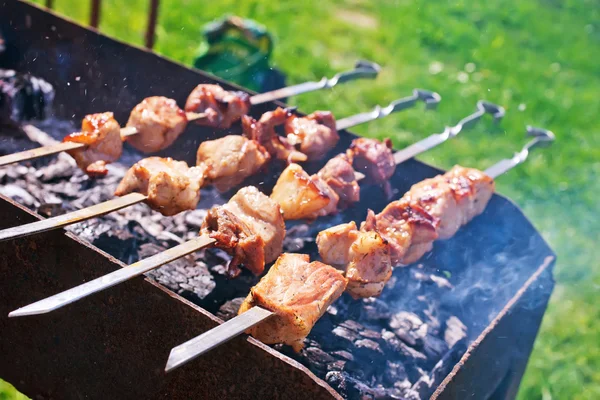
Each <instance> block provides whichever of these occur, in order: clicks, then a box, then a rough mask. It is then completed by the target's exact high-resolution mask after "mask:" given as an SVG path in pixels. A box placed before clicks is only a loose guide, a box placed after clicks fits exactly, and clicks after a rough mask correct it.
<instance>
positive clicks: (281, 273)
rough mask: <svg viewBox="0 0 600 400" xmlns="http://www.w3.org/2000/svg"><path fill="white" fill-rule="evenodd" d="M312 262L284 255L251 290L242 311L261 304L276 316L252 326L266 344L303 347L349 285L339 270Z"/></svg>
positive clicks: (256, 335) (296, 256) (251, 330)
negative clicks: (318, 323)
mask: <svg viewBox="0 0 600 400" xmlns="http://www.w3.org/2000/svg"><path fill="white" fill-rule="evenodd" d="M309 261H310V259H309V256H308V255H306V254H288V253H285V254H282V255H281V256H280V257H279V258H278V259H277V262H276V263H275V264H274V265H273V267H271V269H270V270H269V272H268V273H267V274H266V275H265V276H264V277H263V278H262V279H261V280H260V282H258V284H257V285H256V286H254V287H253V288H252V289H251V290H250V294H249V295H248V297H246V299H245V300H244V302H243V303H242V305H241V307H240V310H239V314H242V313H244V312H245V311H247V310H249V309H250V308H252V307H254V306H260V307H263V308H265V309H267V310H270V311H272V312H273V313H275V315H273V316H271V317H270V318H269V319H267V320H265V321H263V322H262V323H260V324H258V325H257V326H255V327H253V328H250V329H249V330H248V331H247V332H248V333H249V334H251V335H252V336H254V337H255V338H256V339H258V340H260V341H262V342H263V343H267V344H273V343H285V344H288V345H290V346H292V347H293V348H294V350H295V351H300V350H301V349H302V347H303V340H304V338H305V337H306V336H308V334H309V333H310V331H311V329H312V327H313V326H314V325H315V323H316V322H317V321H318V319H319V318H321V316H322V315H323V314H324V313H325V311H326V310H327V307H329V305H330V304H331V303H333V302H334V301H335V300H337V298H338V297H340V296H341V294H342V293H343V291H344V289H345V288H346V279H345V278H344V277H343V275H342V274H341V273H340V272H339V271H338V270H337V269H335V268H333V267H331V266H329V265H326V264H323V263H321V262H318V261H313V262H309Z"/></svg>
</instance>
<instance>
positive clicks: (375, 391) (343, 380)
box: [325, 371, 387, 400]
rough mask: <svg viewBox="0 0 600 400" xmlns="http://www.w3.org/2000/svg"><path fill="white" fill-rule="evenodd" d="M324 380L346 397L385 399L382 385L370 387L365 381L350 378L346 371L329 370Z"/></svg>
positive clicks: (361, 399) (362, 399)
mask: <svg viewBox="0 0 600 400" xmlns="http://www.w3.org/2000/svg"><path fill="white" fill-rule="evenodd" d="M325 380H326V381H327V383H329V384H330V385H331V387H333V388H334V389H335V390H336V391H337V392H338V393H340V394H341V395H342V396H343V397H344V398H346V399H360V400H367V399H385V398H387V393H386V390H385V389H384V388H383V387H377V388H371V387H369V386H367V385H366V384H365V383H363V382H360V381H358V380H357V379H354V378H352V377H351V376H350V375H349V374H347V373H346V372H340V371H330V372H328V373H327V375H325Z"/></svg>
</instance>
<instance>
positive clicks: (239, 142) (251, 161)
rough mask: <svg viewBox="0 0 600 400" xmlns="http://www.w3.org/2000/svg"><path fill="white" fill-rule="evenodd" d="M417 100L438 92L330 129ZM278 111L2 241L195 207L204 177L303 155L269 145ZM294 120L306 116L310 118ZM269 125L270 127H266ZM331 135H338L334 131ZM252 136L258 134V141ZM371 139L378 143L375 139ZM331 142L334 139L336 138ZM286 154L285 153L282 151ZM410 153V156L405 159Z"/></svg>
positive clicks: (234, 176) (141, 168)
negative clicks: (141, 206)
mask: <svg viewBox="0 0 600 400" xmlns="http://www.w3.org/2000/svg"><path fill="white" fill-rule="evenodd" d="M418 100H422V101H424V102H425V103H426V104H427V105H429V106H432V105H435V104H437V103H438V102H439V100H440V97H439V95H438V94H436V93H432V92H428V91H424V90H415V91H414V93H413V95H412V96H409V97H406V98H403V99H400V100H397V101H395V102H393V103H391V104H390V105H388V106H387V107H384V108H381V107H376V108H375V109H374V110H373V111H370V112H365V113H361V114H356V115H354V116H352V117H348V118H344V119H342V120H339V121H337V123H336V124H335V125H336V126H335V127H333V128H334V130H335V128H336V127H337V128H339V129H345V128H348V127H350V126H353V125H357V124H361V123H365V122H368V121H371V120H375V119H379V118H383V117H385V116H387V115H389V114H391V113H393V112H397V111H400V110H403V109H405V108H407V107H411V106H413V105H414V104H415V103H416V102H417V101H418ZM498 110H500V111H497V112H500V114H501V113H503V109H501V108H500V109H498ZM484 113H485V108H484V106H483V105H478V111H477V112H476V113H475V114H473V115H471V116H469V117H468V118H467V119H469V121H471V119H473V118H474V117H476V118H475V119H477V118H480V117H481V115H483V114H484ZM281 114H283V115H284V116H286V115H287V114H286V113H285V112H284V110H282V109H278V110H276V111H272V112H267V113H265V114H264V115H263V117H261V120H263V118H265V120H267V121H263V122H264V124H263V123H261V121H254V120H253V119H252V120H251V119H250V117H247V121H249V122H250V123H245V124H244V127H245V130H246V132H245V135H248V136H250V137H251V139H248V138H246V137H245V136H239V135H229V136H226V137H224V138H220V139H216V140H212V141H207V142H204V143H202V144H201V145H200V147H199V148H198V166H197V167H192V168H188V166H187V164H186V163H185V162H181V161H174V160H171V159H160V158H158V157H150V158H147V159H144V160H142V161H140V162H138V163H136V164H135V165H134V166H133V167H131V168H130V170H129V171H128V172H127V174H126V176H125V177H124V178H123V180H122V181H121V184H120V185H119V187H118V188H117V192H116V194H117V195H119V196H121V195H122V196H123V197H119V198H117V199H113V200H109V201H106V202H103V203H100V204H96V205H93V206H90V207H87V208H84V209H81V210H77V211H74V212H71V213H67V214H63V215H59V216H56V217H53V218H48V219H45V220H41V221H37V222H33V223H30V224H25V225H21V226H17V227H13V228H8V229H5V230H2V231H0V241H2V240H8V239H14V238H18V237H23V236H27V235H31V234H35V233H39V232H44V231H47V230H52V229H58V228H62V227H64V226H67V225H70V224H73V223H77V222H81V221H85V220H87V219H90V218H94V217H98V216H101V215H104V214H108V213H110V212H113V211H117V210H120V209H122V208H125V207H128V206H131V205H133V204H137V203H141V202H146V203H147V204H148V205H149V206H151V207H152V208H154V209H155V210H157V211H159V212H161V213H162V214H164V215H174V214H176V213H177V212H180V211H183V210H185V209H194V208H195V207H196V204H197V203H198V201H199V199H200V197H199V196H200V187H201V186H202V185H203V183H204V180H205V178H206V180H207V182H210V183H212V184H213V185H214V186H215V187H216V188H217V189H218V190H220V191H227V190H228V189H230V188H231V187H234V186H236V185H238V184H240V183H242V182H243V180H244V179H245V178H247V177H249V176H250V175H253V174H255V173H256V172H258V171H259V170H260V169H261V168H262V167H263V166H264V165H265V164H266V163H267V162H268V161H269V159H270V158H271V152H272V153H273V154H274V156H275V157H277V156H278V155H280V154H278V153H283V151H282V150H286V151H287V153H289V154H302V153H300V152H296V151H295V150H294V149H293V148H291V149H287V148H285V146H280V147H279V149H277V148H274V147H275V145H274V144H273V143H275V144H281V143H283V141H281V140H280V139H283V138H282V137H280V136H279V135H277V133H276V132H275V130H274V127H273V126H272V124H271V120H272V117H275V118H279V115H281ZM330 117H331V116H330ZM292 118H293V117H292ZM331 118H332V117H331ZM295 119H308V117H306V118H294V120H295ZM284 122H285V120H284ZM309 122H313V121H309ZM461 122H462V121H461ZM269 125H270V126H269ZM267 127H269V128H270V129H267ZM318 127H322V128H325V129H312V128H315V127H314V126H312V125H311V126H310V128H311V129H308V130H307V131H308V133H310V134H307V135H305V137H309V138H310V137H312V136H316V135H319V134H320V133H321V132H322V131H323V130H325V131H327V132H328V134H331V132H332V130H331V129H330V128H328V127H324V126H321V125H319V126H317V128H318ZM455 128H456V127H452V128H448V129H447V131H449V130H453V132H455V133H457V132H458V131H457V130H456V129H455ZM335 136H337V133H336V132H335ZM448 137H450V136H448ZM252 138H256V140H254V139H252ZM268 142H273V143H268ZM314 142H315V143H316V145H321V144H322V143H321V142H320V141H319V140H314ZM373 142H376V141H374V140H373ZM335 143H337V140H336V141H335ZM335 143H334V145H335ZM263 144H265V146H269V144H270V146H269V147H271V148H270V149H269V150H271V152H269V151H268V150H267V149H266V148H265V147H263ZM329 145H331V143H329ZM378 147H379V148H382V147H383V149H381V150H383V151H385V152H390V154H391V150H389V149H388V148H387V147H385V146H378ZM288 150H289V151H288ZM365 150H366V154H367V156H366V157H362V158H365V159H368V158H369V156H368V153H369V150H370V149H369V148H367V149H365ZM357 151H358V149H357ZM411 154H412V153H411ZM415 154H416V153H415ZM284 156H287V155H286V154H284ZM410 156H411V155H410V154H409V155H408V157H410ZM405 159H408V158H405ZM403 160H404V159H403ZM403 160H402V161H403ZM375 161H377V160H375ZM392 172H393V170H392ZM172 189H173V190H172Z"/></svg>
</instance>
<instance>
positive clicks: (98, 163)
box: [0, 61, 381, 176]
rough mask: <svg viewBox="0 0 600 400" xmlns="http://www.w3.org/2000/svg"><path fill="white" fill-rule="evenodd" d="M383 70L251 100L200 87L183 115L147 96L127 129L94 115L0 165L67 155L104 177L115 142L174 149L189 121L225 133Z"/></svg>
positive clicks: (363, 70)
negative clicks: (258, 110)
mask: <svg viewBox="0 0 600 400" xmlns="http://www.w3.org/2000/svg"><path fill="white" fill-rule="evenodd" d="M380 69H381V68H380V66H379V65H377V64H376V63H373V62H369V61H358V62H357V63H356V64H355V67H354V69H353V70H350V71H346V72H342V73H339V74H337V75H335V76H333V77H332V78H329V79H328V78H325V77H324V78H323V79H321V80H320V81H318V82H305V83H301V84H298V85H294V86H288V87H286V88H282V89H278V90H274V91H271V92H267V93H262V94H257V95H254V96H252V97H250V96H249V95H248V94H247V93H245V92H241V91H227V90H225V89H223V88H222V87H221V86H219V85H211V84H200V85H198V86H196V87H195V88H194V90H192V92H191V93H190V95H189V96H188V99H187V101H186V104H185V112H184V111H183V110H181V109H180V108H179V107H178V106H177V104H176V102H175V100H172V99H168V98H166V97H161V96H154V97H148V98H146V99H145V100H144V101H142V102H141V103H140V104H138V105H137V106H136V107H135V108H134V109H133V110H132V112H131V115H130V118H129V121H128V122H127V126H126V127H125V128H120V126H119V124H118V123H117V121H116V120H115V119H114V118H113V114H112V113H100V114H90V115H88V116H86V117H85V118H84V120H83V123H82V130H81V131H80V132H75V133H73V134H70V135H67V136H66V137H65V139H64V141H63V142H62V143H58V144H55V145H50V146H44V147H39V148H36V149H32V150H26V151H22V152H19V153H14V154H10V155H6V156H3V157H0V166H4V165H8V164H13V163H16V162H20V161H26V160H31V159H34V158H39V157H43V156H48V155H52V154H56V153H60V152H63V151H66V152H69V154H71V155H72V156H73V157H74V158H75V160H76V161H77V165H78V166H79V167H80V168H82V169H83V170H84V171H85V172H86V173H88V174H89V175H91V176H102V175H105V174H106V168H105V165H106V164H108V163H110V162H114V161H116V160H117V159H118V158H119V157H120V156H121V152H122V143H121V142H119V141H118V140H117V138H120V139H121V140H126V141H128V142H129V143H130V144H131V145H132V146H134V147H135V148H136V149H138V150H140V151H142V152H145V153H146V152H156V151H159V150H162V149H164V148H166V147H168V146H170V145H171V144H172V143H173V142H174V141H175V139H177V137H178V136H179V135H180V134H181V133H182V132H183V130H184V129H185V127H186V125H187V123H188V122H192V121H195V122H196V123H197V124H199V125H203V126H210V127H214V128H227V127H229V126H231V124H232V123H234V122H235V121H237V120H239V119H240V118H241V117H242V116H243V115H245V114H246V113H247V112H248V111H249V109H250V106H252V105H257V104H263V103H267V102H269V101H273V100H277V99H282V98H286V97H290V96H295V95H298V94H301V93H307V92H311V91H315V90H321V89H331V88H333V87H335V86H336V85H338V84H341V83H344V82H348V81H351V80H354V79H361V78H370V79H373V78H375V77H377V75H378V73H379V71H380Z"/></svg>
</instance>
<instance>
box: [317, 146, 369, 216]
mask: <svg viewBox="0 0 600 400" xmlns="http://www.w3.org/2000/svg"><path fill="white" fill-rule="evenodd" d="M318 175H319V177H320V178H321V179H322V180H323V181H325V183H326V184H328V185H329V187H331V189H332V190H333V191H334V192H335V193H336V194H337V195H338V197H339V202H338V208H344V207H347V206H349V205H351V204H353V203H356V202H358V201H359V200H360V186H358V182H357V181H356V174H355V171H354V168H352V163H351V162H350V160H348V157H347V156H346V155H345V154H338V155H337V156H335V157H333V158H332V159H331V160H329V161H327V164H325V166H323V168H321V170H320V171H319V172H318Z"/></svg>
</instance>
